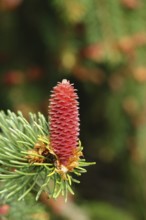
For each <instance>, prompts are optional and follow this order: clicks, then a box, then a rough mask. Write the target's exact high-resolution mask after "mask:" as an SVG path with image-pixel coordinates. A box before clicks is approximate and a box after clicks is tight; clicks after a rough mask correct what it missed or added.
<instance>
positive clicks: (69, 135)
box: [49, 79, 79, 165]
mask: <svg viewBox="0 0 146 220" xmlns="http://www.w3.org/2000/svg"><path fill="white" fill-rule="evenodd" d="M77 99H78V96H77V94H76V92H75V89H74V87H73V85H72V84H70V82H69V81H67V80H66V79H64V80H62V82H61V83H58V84H57V86H55V87H54V88H53V91H52V95H51V98H50V105H49V124H50V143H51V147H52V149H53V150H54V153H55V154H56V155H57V157H58V160H59V162H60V164H63V165H67V164H68V162H69V160H71V159H72V157H73V156H74V152H75V151H76V147H77V145H78V136H79V112H78V101H77Z"/></svg>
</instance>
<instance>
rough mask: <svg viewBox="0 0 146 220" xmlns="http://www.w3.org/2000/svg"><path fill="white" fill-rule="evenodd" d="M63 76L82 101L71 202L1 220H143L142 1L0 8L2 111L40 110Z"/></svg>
mask: <svg viewBox="0 0 146 220" xmlns="http://www.w3.org/2000/svg"><path fill="white" fill-rule="evenodd" d="M63 78H66V79H68V80H70V82H71V83H74V86H75V88H76V89H77V90H78V95H79V100H80V118H81V133H80V139H81V141H82V144H83V146H84V149H85V150H84V155H85V157H86V158H87V160H88V161H96V165H95V166H92V167H90V168H88V173H87V174H84V175H83V176H82V177H81V178H80V180H81V184H80V185H75V186H74V188H75V191H76V195H75V197H74V198H70V199H69V202H68V203H67V204H64V202H63V200H62V199H61V198H60V199H59V200H57V201H55V202H54V201H52V200H50V201H49V202H48V201H46V200H44V199H42V200H41V201H39V203H36V202H35V201H34V199H33V197H31V195H30V197H29V198H28V199H27V200H26V201H23V202H22V203H20V202H19V203H17V202H14V203H13V204H9V205H10V211H9V214H7V215H2V217H1V218H2V219H6V220H7V219H8V220H17V219H19V220H20V219H21V220H23V219H25V220H49V219H51V220H55V219H62V220H66V219H68V220H76V219H79V220H146V171H145V168H146V1H145V0H43V1H42V0H0V108H1V109H4V110H6V109H11V110H13V111H17V110H21V111H22V112H23V114H24V115H25V116H26V117H27V115H28V112H30V111H31V112H37V111H41V112H42V113H44V114H45V116H46V117H47V111H48V99H49V95H50V90H51V88H52V87H53V86H55V85H56V83H57V82H58V81H61V80H62V79H63Z"/></svg>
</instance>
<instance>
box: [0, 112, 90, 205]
mask: <svg viewBox="0 0 146 220" xmlns="http://www.w3.org/2000/svg"><path fill="white" fill-rule="evenodd" d="M0 128H1V133H0V198H1V200H2V201H9V200H14V199H18V200H22V199H23V198H24V197H25V196H26V195H27V194H28V193H29V192H33V193H35V196H36V200H38V198H39V196H40V194H41V192H42V191H45V192H47V194H48V197H49V198H51V197H52V198H57V197H58V196H59V195H60V194H62V195H63V196H64V197H65V200H67V193H68V192H70V193H72V194H74V192H73V190H72V182H75V183H79V180H77V179H75V178H74V177H73V176H75V175H72V174H76V175H77V176H80V175H81V173H85V172H86V169H85V168H84V166H88V165H90V164H93V163H87V162H85V159H84V158H82V157H79V160H78V166H76V167H75V168H74V169H73V170H72V171H71V172H60V171H59V170H58V168H57V156H56V155H55V154H54V152H52V149H51V148H50V143H49V128H48V122H47V121H46V119H45V117H44V116H43V115H42V114H41V113H38V114H32V113H30V114H29V120H26V119H25V118H24V116H23V114H22V113H21V112H20V111H19V112H18V113H17V114H16V113H13V112H11V111H10V110H8V111H7V114H6V113H4V112H3V111H1V112H0ZM78 150H79V152H82V150H83V148H82V146H81V143H79V146H78ZM62 171H64V170H62Z"/></svg>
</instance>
